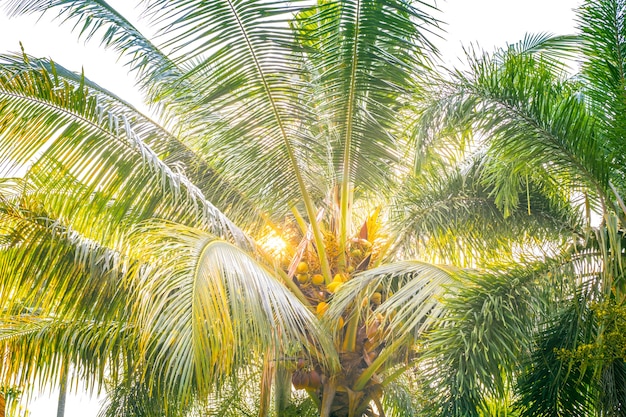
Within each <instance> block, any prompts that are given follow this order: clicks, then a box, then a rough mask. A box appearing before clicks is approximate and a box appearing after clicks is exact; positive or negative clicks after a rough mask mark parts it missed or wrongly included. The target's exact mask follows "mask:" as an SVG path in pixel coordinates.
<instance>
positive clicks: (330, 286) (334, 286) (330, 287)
mask: <svg viewBox="0 0 626 417" xmlns="http://www.w3.org/2000/svg"><path fill="white" fill-rule="evenodd" d="M342 285H343V282H339V281H333V282H331V283H330V284H328V285H327V286H326V289H327V290H328V292H330V293H334V292H337V290H339V288H341V286H342Z"/></svg>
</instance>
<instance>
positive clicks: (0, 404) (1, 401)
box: [0, 394, 7, 417]
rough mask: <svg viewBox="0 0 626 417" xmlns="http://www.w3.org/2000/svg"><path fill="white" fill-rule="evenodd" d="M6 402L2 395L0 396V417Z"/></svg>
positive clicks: (2, 415)
mask: <svg viewBox="0 0 626 417" xmlns="http://www.w3.org/2000/svg"><path fill="white" fill-rule="evenodd" d="M6 407H7V405H6V400H5V399H4V395H2V394H0V417H4V415H5V414H4V413H5V409H6Z"/></svg>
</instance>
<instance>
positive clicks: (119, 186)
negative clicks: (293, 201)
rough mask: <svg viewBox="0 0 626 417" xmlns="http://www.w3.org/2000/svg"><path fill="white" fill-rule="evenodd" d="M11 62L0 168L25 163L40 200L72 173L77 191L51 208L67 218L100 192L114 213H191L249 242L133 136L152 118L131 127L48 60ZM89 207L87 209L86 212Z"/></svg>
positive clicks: (3, 84) (5, 76)
mask: <svg viewBox="0 0 626 417" xmlns="http://www.w3.org/2000/svg"><path fill="white" fill-rule="evenodd" d="M26 59H27V58H26ZM14 62H15V61H14V60H13V61H12V62H11V65H9V66H7V67H6V68H3V70H2V71H1V72H0V119H1V120H2V122H3V124H2V129H1V130H0V135H2V138H3V141H2V144H1V147H0V151H1V152H2V157H3V159H2V163H3V172H7V171H8V172H10V170H15V169H16V167H21V166H28V165H32V166H33V168H31V170H30V171H29V178H30V179H31V180H32V181H36V182H38V185H41V186H42V187H41V188H39V190H38V192H39V193H40V195H41V198H42V199H43V200H44V201H45V200H46V198H48V194H49V193H52V192H53V191H55V190H57V189H59V187H62V186H63V185H65V186H67V185H68V178H72V177H73V178H74V180H73V181H74V182H75V183H78V184H81V185H82V190H80V192H77V193H76V194H73V193H69V192H68V193H67V195H65V196H63V197H62V200H61V201H58V200H57V202H56V203H57V204H56V207H58V208H59V209H60V212H59V214H62V215H64V216H67V217H76V216H75V215H73V212H74V211H76V210H79V211H80V209H81V207H84V206H85V205H84V201H85V200H86V201H89V200H91V199H92V198H93V196H94V195H98V194H100V195H104V196H106V198H102V200H101V201H103V202H105V200H107V199H108V200H109V201H110V202H112V203H113V206H114V207H113V210H110V211H108V212H109V213H111V212H112V211H115V212H116V213H117V216H119V217H121V218H123V217H124V216H125V215H126V214H129V213H133V212H135V213H137V212H138V213H141V212H142V211H143V212H147V213H148V214H149V215H150V214H152V213H154V212H157V213H160V215H161V216H164V217H166V218H167V217H170V218H172V220H178V221H185V220H186V221H190V219H194V220H195V221H199V222H200V224H204V226H205V227H207V228H208V230H211V231H212V232H213V233H216V234H217V235H221V236H224V237H227V238H229V239H231V240H233V241H235V242H238V243H239V244H241V245H244V246H249V245H250V242H249V239H248V237H247V236H246V235H245V234H244V233H243V232H242V231H241V230H240V229H239V228H237V227H236V226H235V225H234V224H233V223H232V222H231V221H230V220H229V219H228V218H227V217H226V216H224V215H223V214H222V213H221V212H220V211H219V210H218V209H217V208H216V207H215V206H214V205H213V204H212V203H210V202H209V201H207V199H206V198H205V196H204V194H203V193H202V191H201V190H200V189H199V188H198V187H197V186H196V185H195V184H193V183H192V182H191V181H190V180H189V179H188V178H187V177H186V175H184V173H183V172H178V171H177V170H175V169H173V168H172V167H170V166H168V165H166V164H165V163H164V162H163V161H162V160H161V159H160V158H159V156H158V155H157V154H156V153H155V152H154V151H153V150H152V149H151V148H150V147H149V146H148V145H147V144H146V142H144V141H143V139H142V137H141V136H140V134H146V136H150V133H153V132H156V133H157V134H160V133H161V132H162V129H160V128H158V127H157V126H155V125H154V124H152V126H150V127H151V130H149V131H148V132H146V127H147V126H146V121H145V120H144V121H143V123H142V124H139V129H138V130H137V131H136V130H135V129H134V126H133V123H132V120H130V119H129V118H128V117H127V115H126V114H124V113H115V112H112V111H109V109H107V108H105V107H103V106H100V103H99V102H98V99H99V97H100V96H99V95H97V94H91V93H90V90H89V89H87V88H86V87H85V86H84V84H83V83H80V84H78V85H76V84H74V83H73V82H66V81H64V80H63V79H60V78H59V76H58V74H57V73H55V70H54V66H52V67H50V70H47V69H46V68H45V67H43V66H40V67H36V68H32V69H30V70H29V69H28V64H27V65H25V66H24V67H26V68H17V67H16V66H15V65H13V64H14ZM148 124H149V123H148ZM74 191H77V190H74ZM57 195H58V193H57ZM122 196H123V198H122ZM48 201H50V199H48ZM105 204H109V203H108V202H105ZM95 207H96V206H91V207H90V208H88V209H91V210H92V213H93V209H94V208H95ZM102 208H103V207H99V208H98V209H99V210H102ZM135 215H137V214H135ZM143 216H144V217H145V214H144V215H143ZM119 217H118V218H119ZM138 217H139V218H140V219H141V217H142V215H141V214H139V215H138ZM194 224H195V223H194ZM75 226H76V227H79V226H78V225H75Z"/></svg>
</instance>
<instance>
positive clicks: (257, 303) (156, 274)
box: [133, 224, 337, 400]
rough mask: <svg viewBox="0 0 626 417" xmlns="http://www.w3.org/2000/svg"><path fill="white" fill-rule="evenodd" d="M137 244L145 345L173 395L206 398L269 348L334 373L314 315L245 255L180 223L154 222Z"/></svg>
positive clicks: (138, 309)
mask: <svg viewBox="0 0 626 417" xmlns="http://www.w3.org/2000/svg"><path fill="white" fill-rule="evenodd" d="M134 241H135V243H134V245H133V246H134V247H135V250H137V251H138V255H137V256H143V260H144V262H146V264H148V263H149V265H150V266H147V267H146V268H143V269H141V270H139V271H138V275H137V278H136V282H135V285H136V287H137V288H136V291H137V293H138V297H137V300H136V303H135V308H134V310H135V315H136V317H137V318H136V320H137V321H138V323H139V326H140V328H141V329H143V330H144V331H145V332H144V333H143V335H144V340H143V342H142V345H143V346H144V348H145V349H146V352H147V353H146V355H147V360H148V362H149V363H150V364H151V369H153V371H154V372H155V373H156V374H158V375H160V376H161V377H160V378H161V382H162V383H163V386H165V387H170V388H171V389H173V390H174V392H173V393H172V394H174V395H177V396H179V397H180V398H183V399H184V400H188V399H189V398H190V396H191V394H192V392H195V391H196V390H197V392H199V393H207V392H209V391H210V390H211V389H212V388H213V387H215V386H220V385H221V384H222V382H223V380H224V377H225V376H227V375H233V374H234V373H235V372H237V371H238V370H240V369H242V367H245V366H246V365H247V364H249V363H250V361H252V360H253V359H255V358H258V357H259V356H260V355H262V354H263V353H264V352H265V351H267V350H268V349H271V350H272V351H275V352H276V353H275V355H274V357H281V355H290V354H294V353H296V352H305V354H308V355H312V356H314V357H316V360H317V361H318V362H319V363H320V364H321V366H323V367H324V368H325V369H328V370H329V372H332V371H333V370H334V369H335V368H336V367H337V354H336V352H335V348H334V346H333V343H332V341H331V340H330V339H329V337H328V335H327V334H326V333H325V332H324V331H323V328H322V327H321V325H320V324H319V323H318V321H317V319H316V318H315V316H314V315H313V313H312V312H311V311H310V310H309V309H308V308H307V307H306V306H304V305H303V304H302V303H301V302H300V301H299V300H298V299H297V298H296V297H295V296H294V295H293V294H292V293H291V292H289V291H288V290H287V289H286V288H285V287H284V286H283V284H282V283H280V282H279V281H278V280H277V279H276V278H274V277H273V276H272V275H271V273H270V272H268V271H267V270H266V269H265V268H264V267H263V266H261V265H260V264H258V263H257V262H256V261H255V260H254V259H252V258H251V257H249V256H248V255H246V254H245V253H244V252H242V251H241V250H239V249H237V248H236V247H234V246H232V245H230V244H228V243H226V242H224V241H220V240H216V239H215V238H214V237H212V236H210V235H206V234H205V233H203V232H201V231H198V230H193V229H189V228H184V227H182V226H175V225H168V226H167V227H164V226H163V225H161V226H159V225H156V224H155V225H151V226H149V225H148V226H146V227H145V229H144V230H143V231H142V232H140V233H137V234H136V235H135V240H134ZM145 248H150V252H148V251H146V250H145ZM149 253H152V255H150V254H149ZM172 387H175V388H172Z"/></svg>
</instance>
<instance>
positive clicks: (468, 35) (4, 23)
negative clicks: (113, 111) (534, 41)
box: [0, 0, 581, 417]
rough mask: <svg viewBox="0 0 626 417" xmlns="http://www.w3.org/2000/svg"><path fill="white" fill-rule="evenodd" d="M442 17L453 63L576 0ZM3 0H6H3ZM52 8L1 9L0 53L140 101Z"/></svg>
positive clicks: (510, 0) (47, 403) (76, 413)
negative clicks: (466, 49) (467, 50)
mask: <svg viewBox="0 0 626 417" xmlns="http://www.w3.org/2000/svg"><path fill="white" fill-rule="evenodd" d="M436 1H437V2H438V6H439V8H440V9H441V11H442V13H441V15H440V16H439V18H440V20H443V21H444V22H446V24H447V25H445V29H446V31H447V35H446V41H437V45H438V47H439V48H440V49H441V51H442V52H443V54H444V60H445V61H446V62H447V63H449V64H450V63H451V64H454V65H456V64H458V62H459V61H458V58H457V57H459V56H461V55H462V45H469V44H470V43H477V44H478V45H480V46H481V47H482V48H483V49H485V50H488V51H490V50H492V49H493V48H494V47H500V46H504V45H505V44H506V43H514V42H517V41H519V40H520V39H522V38H523V36H524V34H525V33H539V32H549V33H553V34H570V33H574V31H575V27H576V23H575V21H574V19H575V15H574V12H573V9H574V8H576V7H577V6H578V5H580V3H581V0H524V1H520V0H446V1H442V0H436ZM4 3H5V4H6V3H7V2H4ZM129 3H131V2H129V1H125V0H109V4H111V5H113V6H114V7H117V8H118V10H120V11H122V12H123V14H125V15H127V13H133V8H132V6H129V5H128V4H129ZM53 16H54V15H53V14H52V13H51V14H49V15H47V16H44V17H43V18H42V19H40V20H39V21H37V20H36V19H34V18H32V17H21V18H13V19H11V20H9V19H8V18H7V17H6V14H5V12H4V10H0V53H4V52H8V51H10V52H15V51H19V42H20V41H21V42H22V43H23V45H24V48H25V49H26V52H27V53H28V54H30V55H34V56H37V57H51V58H52V59H53V60H54V61H56V62H58V63H60V64H62V65H64V66H65V67H67V68H68V69H71V70H74V71H80V70H81V68H84V70H85V75H86V76H87V77H88V78H90V79H91V80H93V81H95V82H96V83H98V84H100V85H101V86H102V87H104V88H106V89H108V90H110V91H112V92H114V93H115V94H118V95H120V96H121V97H123V98H124V99H126V100H127V101H130V102H131V103H133V104H135V105H136V106H140V108H141V96H140V95H139V93H137V92H136V89H135V88H134V83H133V80H132V78H130V77H128V76H127V74H126V71H125V69H124V67H123V66H122V65H121V64H120V63H119V62H116V56H115V54H114V53H112V52H104V51H103V50H102V49H100V48H99V47H98V44H97V42H92V43H90V44H89V45H85V44H84V43H83V42H78V41H76V37H75V36H74V35H72V34H71V32H70V29H71V28H70V27H69V26H63V27H62V28H59V27H58V24H57V23H55V22H51V20H52V18H53ZM55 402H56V393H55V394H53V395H52V398H50V397H48V396H47V395H46V394H42V395H40V396H39V398H37V399H36V400H35V401H34V402H33V403H32V404H31V405H30V406H29V409H30V411H31V416H34V417H40V416H41V417H46V416H55V415H56V403H55ZM97 409H98V405H97V401H94V400H92V401H89V400H88V399H87V398H86V396H85V395H83V394H79V395H70V396H68V405H67V408H66V417H95V416H96V414H97Z"/></svg>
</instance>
